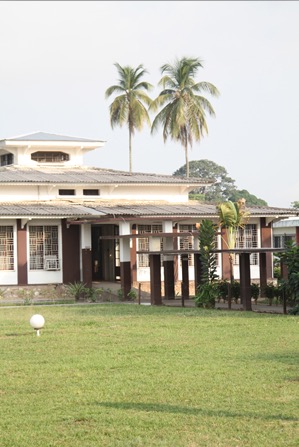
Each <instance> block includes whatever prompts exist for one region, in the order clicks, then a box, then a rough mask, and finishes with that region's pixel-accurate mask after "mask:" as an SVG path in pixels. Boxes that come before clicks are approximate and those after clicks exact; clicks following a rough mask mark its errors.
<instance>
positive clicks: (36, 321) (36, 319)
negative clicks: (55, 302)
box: [30, 314, 45, 337]
mask: <svg viewBox="0 0 299 447" xmlns="http://www.w3.org/2000/svg"><path fill="white" fill-rule="evenodd" d="M30 325H31V326H32V327H33V329H35V330H36V335H37V336H38V337H39V336H40V332H39V331H40V329H42V328H43V327H44V325H45V319H44V317H43V316H42V315H39V314H35V315H32V317H31V318H30Z"/></svg>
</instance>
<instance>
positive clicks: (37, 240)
mask: <svg viewBox="0 0 299 447" xmlns="http://www.w3.org/2000/svg"><path fill="white" fill-rule="evenodd" d="M29 265H30V270H60V263H59V252H58V226H57V225H30V226H29Z"/></svg>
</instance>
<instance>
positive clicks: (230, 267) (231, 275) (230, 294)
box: [227, 254, 234, 309]
mask: <svg viewBox="0 0 299 447" xmlns="http://www.w3.org/2000/svg"><path fill="white" fill-rule="evenodd" d="M229 269H230V283H229V285H228V297H227V298H228V308H229V309H231V308H232V287H233V282H234V265H233V257H232V255H231V254H229Z"/></svg>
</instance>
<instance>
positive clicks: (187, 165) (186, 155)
mask: <svg viewBox="0 0 299 447" xmlns="http://www.w3.org/2000/svg"><path fill="white" fill-rule="evenodd" d="M185 160H186V177H187V178H189V157H188V144H187V143H186V146H185Z"/></svg>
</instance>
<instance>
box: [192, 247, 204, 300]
mask: <svg viewBox="0 0 299 447" xmlns="http://www.w3.org/2000/svg"><path fill="white" fill-rule="evenodd" d="M201 277H202V263H201V259H200V253H194V286H195V293H196V290H197V288H198V286H199V285H200V284H201V283H202V280H201Z"/></svg>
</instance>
